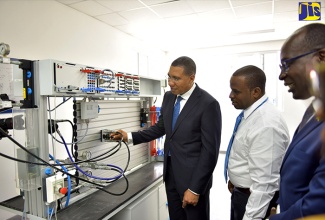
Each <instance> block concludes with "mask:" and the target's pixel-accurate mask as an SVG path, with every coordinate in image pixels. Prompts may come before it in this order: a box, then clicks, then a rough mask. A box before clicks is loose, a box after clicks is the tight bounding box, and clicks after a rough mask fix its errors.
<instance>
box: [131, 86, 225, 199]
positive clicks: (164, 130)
mask: <svg viewBox="0 0 325 220" xmlns="http://www.w3.org/2000/svg"><path fill="white" fill-rule="evenodd" d="M175 100H176V95H173V94H172V93H171V92H166V93H165V95H164V99H163V103H162V106H161V111H160V113H161V115H160V117H159V121H158V122H157V123H156V124H155V125H153V126H151V127H150V128H148V129H145V130H142V131H139V132H133V133H132V138H133V143H134V144H139V143H143V142H148V141H151V140H154V139H156V138H158V137H161V136H163V135H164V134H166V138H165V146H164V152H165V155H164V157H165V159H164V180H165V177H166V167H167V156H168V152H169V151H170V153H171V163H172V168H173V173H174V175H175V181H176V188H177V190H178V192H179V193H180V195H182V194H183V193H184V192H185V190H187V189H190V190H192V191H194V192H196V193H198V194H204V193H205V190H206V189H210V188H211V186H212V173H213V170H214V168H215V166H216V163H217V160H218V154H219V147H220V139H221V111H220V106H219V103H218V101H217V100H216V99H215V98H213V97H212V96H211V95H210V94H209V93H207V92H206V91H204V90H203V89H201V88H200V87H199V86H198V85H196V88H195V89H194V91H193V93H192V95H191V96H190V98H189V99H188V100H187V102H186V104H185V106H184V107H183V109H182V111H181V112H180V114H179V116H178V119H177V121H176V124H175V128H174V131H172V118H173V108H174V103H175Z"/></svg>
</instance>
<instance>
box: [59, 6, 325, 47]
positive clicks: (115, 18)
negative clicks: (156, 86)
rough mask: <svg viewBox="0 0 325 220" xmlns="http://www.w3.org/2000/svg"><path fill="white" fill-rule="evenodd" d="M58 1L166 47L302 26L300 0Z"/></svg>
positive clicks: (246, 39)
mask: <svg viewBox="0 0 325 220" xmlns="http://www.w3.org/2000/svg"><path fill="white" fill-rule="evenodd" d="M57 1H58V2H60V3H62V4H65V5H67V6H68V7H71V8H74V9H75V10H78V11H80V12H81V13H84V14H87V15H88V16H91V17H93V18H95V19H97V20H99V21H102V22H104V23H106V24H108V25H110V26H112V27H115V28H116V29H118V30H120V31H122V32H125V33H127V34H129V35H131V36H134V37H135V38H137V39H140V40H143V41H146V42H147V43H150V44H152V45H153V46H155V47H158V48H161V49H162V50H165V51H170V50H175V49H198V48H211V47H216V46H222V45H231V44H240V43H250V42H259V41H269V40H279V39H285V38H286V37H287V36H288V35H289V34H290V33H291V32H292V31H293V30H295V29H296V28H297V27H300V26H302V25H304V24H305V22H302V21H298V3H299V2H300V1H299V0H57ZM309 1H311V0H309ZM317 2H322V3H323V4H322V15H323V16H322V21H323V20H324V14H325V11H324V6H325V2H324V0H318V1H317Z"/></svg>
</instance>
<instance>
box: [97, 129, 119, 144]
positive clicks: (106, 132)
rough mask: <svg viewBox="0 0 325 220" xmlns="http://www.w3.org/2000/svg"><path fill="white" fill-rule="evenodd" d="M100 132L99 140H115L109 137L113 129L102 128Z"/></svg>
mask: <svg viewBox="0 0 325 220" xmlns="http://www.w3.org/2000/svg"><path fill="white" fill-rule="evenodd" d="M100 133H101V141H102V142H116V140H112V139H111V134H112V133H115V131H113V130H107V129H103V130H101V131H100Z"/></svg>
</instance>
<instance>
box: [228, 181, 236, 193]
mask: <svg viewBox="0 0 325 220" xmlns="http://www.w3.org/2000/svg"><path fill="white" fill-rule="evenodd" d="M234 187H235V186H234V184H232V183H231V182H230V180H229V181H228V190H229V192H230V193H231V194H232V192H233V191H234Z"/></svg>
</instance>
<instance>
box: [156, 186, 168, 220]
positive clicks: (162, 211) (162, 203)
mask: <svg viewBox="0 0 325 220" xmlns="http://www.w3.org/2000/svg"><path fill="white" fill-rule="evenodd" d="M158 194H159V196H158V197H159V203H158V205H159V220H169V215H168V203H167V196H166V190H165V184H161V185H160V186H159V187H158Z"/></svg>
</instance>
